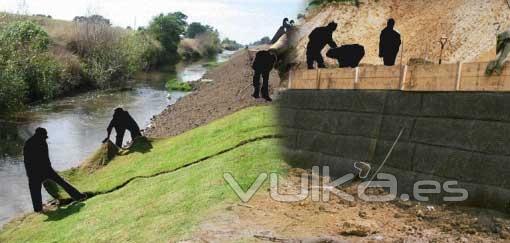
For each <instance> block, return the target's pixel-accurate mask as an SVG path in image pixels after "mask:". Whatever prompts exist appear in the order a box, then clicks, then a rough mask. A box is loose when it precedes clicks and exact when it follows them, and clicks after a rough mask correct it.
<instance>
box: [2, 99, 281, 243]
mask: <svg viewBox="0 0 510 243" xmlns="http://www.w3.org/2000/svg"><path fill="white" fill-rule="evenodd" d="M273 109H274V108H271V107H269V106H262V107H254V108H248V109H245V110H243V111H240V112H238V113H235V114H233V115H230V116H228V117H225V118H223V119H220V120H218V121H215V122H213V123H211V124H209V125H207V126H204V127H200V128H197V129H194V130H191V131H189V132H187V133H185V134H182V135H179V136H176V137H173V138H168V139H162V140H157V141H154V142H153V149H152V150H151V151H150V152H147V153H132V154H129V155H126V156H120V157H117V158H116V159H114V160H113V161H112V162H111V163H110V164H109V165H108V166H106V167H104V168H102V169H100V170H97V171H95V172H92V173H89V172H86V171H82V170H72V171H68V172H65V173H64V174H65V175H66V177H67V178H68V179H69V180H70V181H71V182H72V183H73V184H74V185H75V186H76V187H78V188H79V189H80V190H82V191H88V192H92V193H103V194H100V195H97V196H95V197H93V198H91V199H89V200H87V201H85V202H83V203H77V204H72V205H70V206H68V207H66V208H61V209H59V210H57V211H54V212H50V213H46V214H29V215H27V216H25V217H23V218H20V219H17V220H14V221H13V222H11V223H9V224H8V225H6V226H5V227H4V228H3V230H2V231H1V232H0V242H90V241H94V242H111V241H116V242H124V241H128V242H144V241H145V242H169V241H173V240H179V239H183V238H185V237H186V235H187V234H189V233H191V232H192V231H193V230H194V227H195V226H196V225H197V224H198V223H199V222H200V221H201V220H202V219H203V218H204V217H205V216H207V215H208V214H209V213H211V212H213V211H214V210H217V209H219V208H222V207H225V206H226V205H227V204H229V203H233V202H236V201H238V200H239V199H237V196H236V195H235V194H234V193H233V191H232V190H231V189H230V187H229V186H228V185H227V184H226V182H225V181H224V179H223V174H224V173H225V172H230V173H232V174H233V175H234V176H235V177H236V178H237V179H238V180H239V182H240V184H241V186H243V188H247V187H248V186H249V185H251V183H253V181H254V180H255V178H256V177H257V176H258V174H259V173H262V172H266V173H269V172H279V173H282V174H283V173H285V171H286V168H287V166H286V164H285V162H284V161H283V159H282V156H281V155H280V151H279V146H278V145H279V142H280V140H279V139H277V138H271V135H276V134H277V133H278V128H277V126H276V119H275V117H274V110H273ZM246 141H249V142H246ZM204 158H207V159H204ZM194 162H195V164H193V165H191V166H187V167H184V168H181V167H182V166H185V165H187V164H189V163H194ZM138 177H143V178H138ZM133 178H136V179H133ZM127 181H130V182H129V183H127V184H125V183H126V182H127ZM123 184H125V186H123V187H121V188H118V187H119V186H120V185H123ZM266 186H267V185H266ZM116 188H118V189H116ZM109 191H111V192H109Z"/></svg>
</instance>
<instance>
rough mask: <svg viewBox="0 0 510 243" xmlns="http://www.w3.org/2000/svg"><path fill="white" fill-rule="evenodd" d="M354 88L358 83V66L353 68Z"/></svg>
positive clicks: (356, 87)
mask: <svg viewBox="0 0 510 243" xmlns="http://www.w3.org/2000/svg"><path fill="white" fill-rule="evenodd" d="M354 73H355V74H354V89H358V83H359V67H355V68H354Z"/></svg>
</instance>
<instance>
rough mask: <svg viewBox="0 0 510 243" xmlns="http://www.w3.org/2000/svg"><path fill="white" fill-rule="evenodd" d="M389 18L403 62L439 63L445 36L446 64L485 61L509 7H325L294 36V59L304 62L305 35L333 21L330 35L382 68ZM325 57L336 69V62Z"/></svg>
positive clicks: (435, 0)
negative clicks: (381, 46) (393, 23)
mask: <svg viewBox="0 0 510 243" xmlns="http://www.w3.org/2000/svg"><path fill="white" fill-rule="evenodd" d="M390 17H391V18H394V19H395V20H396V26H395V28H396V29H397V30H398V31H399V32H400V34H401V36H402V37H403V43H404V53H403V62H404V63H407V61H408V60H409V59H411V58H422V59H426V60H430V61H434V62H437V61H438V60H439V50H440V45H439V42H438V41H439V39H440V38H441V37H442V36H446V37H448V38H449V43H448V45H447V46H446V48H445V52H444V54H443V56H444V58H443V60H444V61H445V62H446V63H454V62H459V61H460V62H473V61H487V60H488V59H490V58H494V57H495V45H496V35H497V34H498V33H500V32H502V31H504V30H506V29H508V28H510V9H509V7H508V5H507V2H506V1H503V0H501V1H492V0H486V1H476V0H468V1H464V0H449V1H441V0H425V1H423V0H409V1H407V0H406V1H400V0H379V1H369V0H364V1H361V5H360V7H359V8H358V7H356V6H354V5H351V4H343V3H335V4H328V5H323V6H321V7H318V8H316V9H313V10H311V11H309V12H308V13H307V15H306V17H305V18H304V19H302V20H301V21H300V23H299V28H298V32H297V34H296V36H295V40H296V43H295V46H296V49H297V59H296V61H297V62H298V63H299V64H303V63H304V62H305V60H306V56H305V49H306V44H307V43H308V38H307V37H308V34H309V33H310V32H311V31H312V30H313V29H314V28H315V27H318V26H324V25H327V24H328V23H329V22H331V21H335V22H337V23H338V24H339V26H338V29H337V31H336V32H335V34H334V39H335V40H336V42H337V44H339V45H342V44H353V43H359V44H361V45H363V46H364V47H365V51H366V55H365V58H364V59H363V60H362V63H364V64H382V61H381V60H380V59H379V58H378V45H379V34H380V31H381V30H382V29H383V28H384V27H385V26H386V21H387V19H388V18H390ZM325 49H327V48H325ZM325 51H326V50H325ZM398 58H400V54H399V57H398ZM326 59H327V63H328V64H329V65H335V61H334V60H332V59H329V58H326ZM397 63H398V62H397Z"/></svg>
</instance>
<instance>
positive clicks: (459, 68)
mask: <svg viewBox="0 0 510 243" xmlns="http://www.w3.org/2000/svg"><path fill="white" fill-rule="evenodd" d="M456 78H457V79H456V80H455V91H459V90H460V82H461V78H462V62H458V63H457V77H456Z"/></svg>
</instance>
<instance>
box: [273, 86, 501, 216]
mask: <svg viewBox="0 0 510 243" xmlns="http://www.w3.org/2000/svg"><path fill="white" fill-rule="evenodd" d="M278 107H279V121H280V124H281V125H282V127H284V129H283V132H284V133H286V135H287V138H286V141H285V146H286V147H287V149H288V151H291V153H287V156H290V157H292V158H289V159H291V160H296V159H299V160H302V161H307V162H309V163H310V165H312V164H313V165H329V166H330V167H331V170H332V172H333V173H334V175H336V176H343V175H345V174H346V173H349V172H355V171H356V170H355V169H354V167H353V163H354V162H355V161H366V162H369V163H370V164H371V165H372V168H374V170H375V168H377V167H378V165H379V164H380V163H381V162H382V161H383V160H384V157H385V155H386V153H387V152H388V151H389V149H390V147H391V145H392V143H393V142H394V140H395V138H396V137H397V135H398V133H399V131H400V129H401V128H402V127H405V128H406V129H405V132H404V134H403V136H402V138H401V140H400V142H399V143H398V144H397V146H396V148H395V151H394V152H393V154H392V156H391V157H390V158H389V160H388V161H387V164H386V166H385V167H384V169H383V170H382V171H383V172H389V173H393V174H395V175H396V176H397V178H398V182H399V193H409V194H410V195H412V188H413V185H414V183H415V182H416V181H418V180H424V179H426V180H438V181H440V182H445V181H449V180H457V181H459V187H461V188H464V189H466V190H468V192H469V198H468V200H467V201H466V202H465V203H466V204H469V205H474V206H483V207H490V208H496V209H499V210H508V206H509V203H510V93H493V92H403V91H391V90H379V91H374V90H372V91H368V90H288V91H286V92H284V93H282V95H281V98H280V100H279V103H278ZM439 197H442V195H437V198H439Z"/></svg>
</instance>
